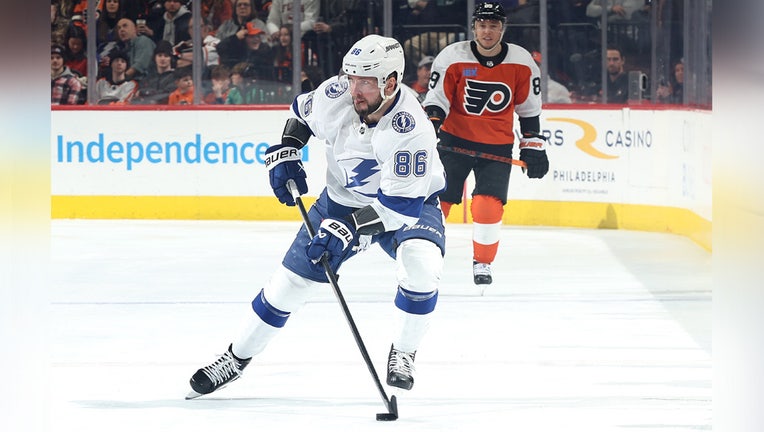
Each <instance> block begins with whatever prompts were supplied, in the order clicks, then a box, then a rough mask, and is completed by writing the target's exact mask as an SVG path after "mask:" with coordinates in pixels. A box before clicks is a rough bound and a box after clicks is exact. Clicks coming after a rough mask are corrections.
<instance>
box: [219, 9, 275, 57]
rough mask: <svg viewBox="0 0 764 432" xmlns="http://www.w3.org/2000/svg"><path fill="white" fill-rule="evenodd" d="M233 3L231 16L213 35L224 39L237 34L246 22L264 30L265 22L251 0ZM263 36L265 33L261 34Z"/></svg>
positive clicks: (244, 26) (245, 25)
mask: <svg viewBox="0 0 764 432" xmlns="http://www.w3.org/2000/svg"><path fill="white" fill-rule="evenodd" d="M233 5H234V12H233V13H234V15H233V18H231V19H230V20H228V21H225V22H224V23H223V24H221V25H220V27H218V29H217V30H216V31H215V37H217V38H218V39H220V40H221V41H224V40H225V39H228V38H229V37H231V36H235V35H238V34H240V32H241V31H242V30H246V28H247V23H251V24H252V25H253V26H255V27H256V28H259V29H260V30H262V31H263V32H265V22H264V21H263V20H261V19H260V18H258V16H257V13H256V12H255V6H254V3H253V1H252V0H235V1H234V4H233ZM263 36H265V35H264V34H263ZM229 67H230V66H229Z"/></svg>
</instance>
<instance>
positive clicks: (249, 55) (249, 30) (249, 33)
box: [218, 23, 273, 80]
mask: <svg viewBox="0 0 764 432" xmlns="http://www.w3.org/2000/svg"><path fill="white" fill-rule="evenodd" d="M262 34H263V31H262V30H261V29H259V28H257V27H255V26H254V25H253V24H252V23H247V25H246V27H245V28H244V29H242V30H239V31H238V32H237V33H236V34H234V35H233V36H230V37H228V38H226V39H223V40H221V41H220V43H219V44H218V52H219V53H220V60H221V63H223V64H225V65H226V66H228V67H232V66H233V65H235V64H237V63H241V62H246V63H249V64H251V65H252V67H253V68H254V71H256V72H255V75H256V76H257V78H258V79H263V80H272V79H273V50H272V49H271V47H270V46H268V44H267V43H265V42H263V39H262V37H261V36H262Z"/></svg>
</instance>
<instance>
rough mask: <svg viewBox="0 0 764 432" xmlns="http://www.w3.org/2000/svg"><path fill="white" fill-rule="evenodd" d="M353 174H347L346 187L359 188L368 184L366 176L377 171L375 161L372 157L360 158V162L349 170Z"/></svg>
mask: <svg viewBox="0 0 764 432" xmlns="http://www.w3.org/2000/svg"><path fill="white" fill-rule="evenodd" d="M351 172H352V173H354V174H355V175H353V176H347V175H346V177H347V183H346V184H345V187H346V188H359V187H362V186H364V185H366V184H368V183H369V182H368V180H367V179H368V178H369V177H371V176H373V175H374V174H376V173H378V172H379V168H377V161H375V160H373V159H361V162H360V163H359V164H358V165H356V166H355V168H353V169H352V170H351Z"/></svg>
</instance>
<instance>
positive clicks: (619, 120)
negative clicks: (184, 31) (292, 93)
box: [51, 106, 711, 250]
mask: <svg viewBox="0 0 764 432" xmlns="http://www.w3.org/2000/svg"><path fill="white" fill-rule="evenodd" d="M287 114H288V111H287V110H286V108H285V109H268V110H240V109H238V110H219V109H193V110H189V111H179V110H170V111H148V110H140V111H130V110H120V111H119V112H118V113H117V112H114V111H112V110H109V109H92V108H91V109H87V110H70V109H67V110H56V109H54V111H53V112H52V115H51V117H52V124H51V194H52V201H51V215H52V217H53V218H87V219H221V220H223V219H225V220H298V219H299V218H300V216H299V213H297V212H296V211H295V210H294V209H292V208H288V207H284V206H282V205H281V204H279V203H278V201H277V200H276V199H275V198H274V197H273V196H272V192H271V190H270V186H269V184H268V181H267V172H266V169H265V167H264V165H263V156H264V153H265V150H266V149H267V148H268V147H269V146H270V145H274V144H277V143H278V142H279V141H280V137H281V132H282V129H283V125H284V120H285V119H286V117H287ZM541 124H542V129H543V132H544V133H545V134H546V135H547V136H548V137H549V150H548V155H549V159H550V171H549V173H548V174H547V176H546V177H544V178H543V179H540V180H530V179H528V178H527V177H525V175H524V174H523V173H522V172H521V171H520V170H519V169H515V170H514V171H513V173H512V177H511V181H510V188H509V196H510V202H509V203H508V205H507V207H506V210H505V214H504V223H505V224H512V225H544V226H572V227H582V228H619V229H635V230H645V231H656V232H670V233H676V234H681V235H685V236H688V237H690V238H692V239H693V240H694V241H696V242H697V243H699V244H700V245H701V246H703V247H705V248H706V249H709V250H710V249H711V241H710V238H711V150H710V149H711V144H710V128H711V114H710V112H708V111H701V110H682V111H676V110H654V109H645V108H641V107H640V108H608V107H603V106H599V107H597V108H596V109H570V110H559V109H547V110H545V111H544V114H543V115H542V119H541ZM303 161H304V165H305V169H306V171H307V173H308V185H309V189H310V191H309V194H308V195H309V196H311V197H315V196H316V195H317V194H318V192H320V190H321V188H322V187H323V183H324V171H325V169H326V162H325V158H324V156H323V143H322V142H319V141H317V140H312V141H311V142H310V144H309V145H308V146H306V148H305V149H304V152H303ZM471 184H472V179H471V178H470V179H469V180H468V184H467V185H466V192H467V194H466V197H467V198H468V197H469V191H470V190H471ZM468 206H469V199H467V201H466V207H467V208H468ZM470 220H471V218H470V215H469V211H466V210H465V207H462V206H456V207H454V208H453V210H452V213H451V216H450V218H449V221H450V222H469V221H470Z"/></svg>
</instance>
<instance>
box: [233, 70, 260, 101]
mask: <svg viewBox="0 0 764 432" xmlns="http://www.w3.org/2000/svg"><path fill="white" fill-rule="evenodd" d="M255 80H256V77H255V71H254V68H253V67H252V65H250V64H248V63H246V62H241V63H237V64H236V65H235V66H234V67H233V68H232V69H231V84H232V86H231V89H230V90H229V91H228V96H227V97H226V99H225V103H226V105H243V104H254V103H256V102H257V99H258V94H257V87H255Z"/></svg>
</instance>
